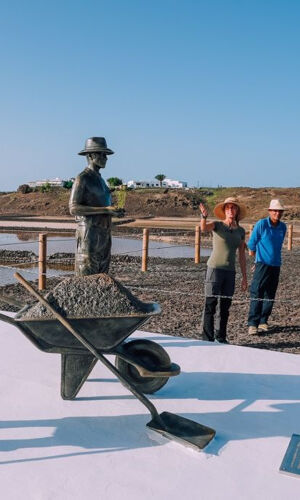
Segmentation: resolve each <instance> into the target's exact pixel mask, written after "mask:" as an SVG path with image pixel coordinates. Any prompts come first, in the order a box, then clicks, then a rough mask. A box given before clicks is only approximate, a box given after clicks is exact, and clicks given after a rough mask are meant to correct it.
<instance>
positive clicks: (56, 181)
mask: <svg viewBox="0 0 300 500" xmlns="http://www.w3.org/2000/svg"><path fill="white" fill-rule="evenodd" d="M64 182H65V181H64V180H63V179H60V178H59V177H56V178H55V179H44V180H41V181H31V182H26V184H28V186H29V187H31V188H35V187H40V186H44V184H49V185H50V186H56V187H62V186H63V185H64Z"/></svg>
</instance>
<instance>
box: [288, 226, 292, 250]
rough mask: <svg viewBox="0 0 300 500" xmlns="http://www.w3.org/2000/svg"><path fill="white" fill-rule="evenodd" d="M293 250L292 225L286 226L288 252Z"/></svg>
mask: <svg viewBox="0 0 300 500" xmlns="http://www.w3.org/2000/svg"><path fill="white" fill-rule="evenodd" d="M292 248H293V224H289V225H288V250H292Z"/></svg>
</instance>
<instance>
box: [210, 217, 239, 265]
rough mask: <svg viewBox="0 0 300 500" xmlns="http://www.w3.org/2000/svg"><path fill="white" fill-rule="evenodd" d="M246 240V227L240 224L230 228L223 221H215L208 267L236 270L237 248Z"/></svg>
mask: <svg viewBox="0 0 300 500" xmlns="http://www.w3.org/2000/svg"><path fill="white" fill-rule="evenodd" d="M243 240H245V229H244V228H242V227H240V226H238V227H235V228H229V227H228V226H226V224H224V223H223V222H221V221H215V227H214V229H213V250H212V254H211V256H210V257H209V259H208V261H207V265H208V267H213V268H218V269H225V270H227V271H234V270H235V255H236V250H237V248H238V247H239V246H240V243H241V241H243Z"/></svg>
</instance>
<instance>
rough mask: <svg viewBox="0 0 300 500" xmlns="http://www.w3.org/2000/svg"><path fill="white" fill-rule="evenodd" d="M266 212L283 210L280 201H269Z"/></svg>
mask: <svg viewBox="0 0 300 500" xmlns="http://www.w3.org/2000/svg"><path fill="white" fill-rule="evenodd" d="M268 210H285V208H284V206H283V205H282V203H281V201H280V200H271V201H270V206H269V208H268Z"/></svg>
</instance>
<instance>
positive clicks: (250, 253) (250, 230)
mask: <svg viewBox="0 0 300 500" xmlns="http://www.w3.org/2000/svg"><path fill="white" fill-rule="evenodd" d="M253 228H254V224H249V240H250V238H251V234H252V231H253ZM248 253H249V255H252V252H251V250H248Z"/></svg>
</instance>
